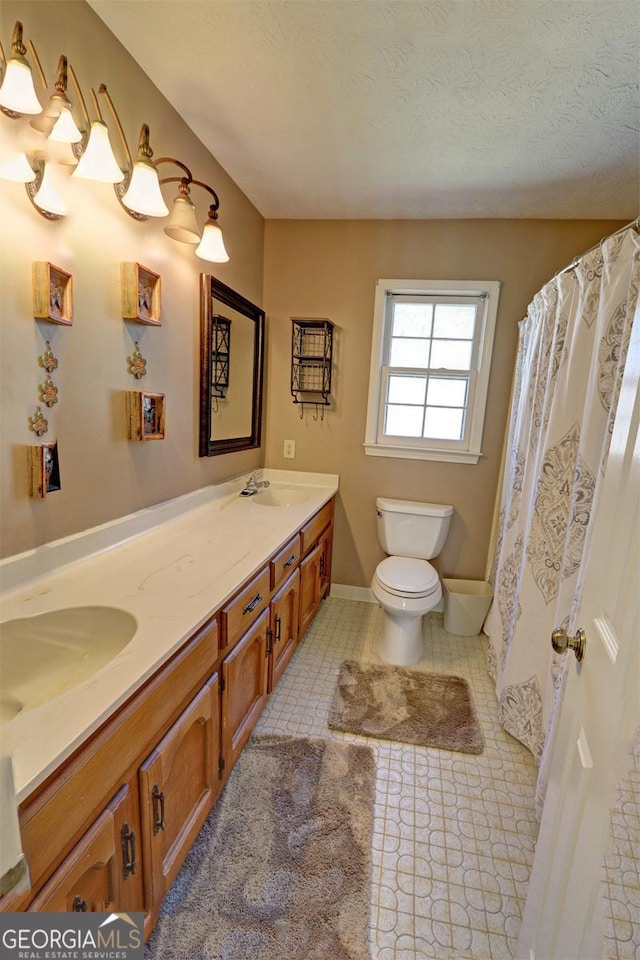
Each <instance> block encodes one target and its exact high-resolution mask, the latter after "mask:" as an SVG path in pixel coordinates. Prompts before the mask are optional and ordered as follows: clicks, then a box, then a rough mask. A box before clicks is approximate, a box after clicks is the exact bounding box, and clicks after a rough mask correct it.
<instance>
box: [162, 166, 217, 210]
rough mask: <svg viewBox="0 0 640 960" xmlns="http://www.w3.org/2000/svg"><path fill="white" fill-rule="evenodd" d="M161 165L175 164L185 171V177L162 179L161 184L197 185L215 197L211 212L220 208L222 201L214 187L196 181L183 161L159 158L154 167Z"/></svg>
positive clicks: (210, 207)
mask: <svg viewBox="0 0 640 960" xmlns="http://www.w3.org/2000/svg"><path fill="white" fill-rule="evenodd" d="M161 163H175V165H176V166H177V167H180V169H181V170H184V172H185V176H184V177H162V178H161V179H160V183H161V184H162V183H180V184H184V185H185V186H186V187H190V186H191V185H192V184H195V185H196V186H198V187H202V188H203V190H206V191H207V193H210V194H211V196H212V197H213V203H212V204H210V206H209V211H211V210H212V209H213V211H214V212H215V211H216V210H218V208H219V206H220V200H219V199H218V194H217V193H216V192H215V190H214V189H213V187H210V186H209V184H208V183H203V181H202V180H195V179H194V177H193V175H192V173H191V170H189V167H187V165H186V164H184V163H182V161H181V160H176V158H175V157H159V158H158V159H157V160H154V163H153V165H154V167H158V166H159V165H160V164H161Z"/></svg>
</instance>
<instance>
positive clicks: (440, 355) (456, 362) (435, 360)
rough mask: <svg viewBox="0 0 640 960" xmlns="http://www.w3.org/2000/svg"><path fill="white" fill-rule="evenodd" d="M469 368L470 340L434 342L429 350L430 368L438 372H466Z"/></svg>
mask: <svg viewBox="0 0 640 960" xmlns="http://www.w3.org/2000/svg"><path fill="white" fill-rule="evenodd" d="M470 366H471V341H470V340H434V341H433V346H432V348H431V367H432V369H434V370H438V369H439V368H440V367H445V368H446V369H448V370H468V369H469V368H470Z"/></svg>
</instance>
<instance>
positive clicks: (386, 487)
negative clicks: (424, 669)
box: [264, 220, 621, 586]
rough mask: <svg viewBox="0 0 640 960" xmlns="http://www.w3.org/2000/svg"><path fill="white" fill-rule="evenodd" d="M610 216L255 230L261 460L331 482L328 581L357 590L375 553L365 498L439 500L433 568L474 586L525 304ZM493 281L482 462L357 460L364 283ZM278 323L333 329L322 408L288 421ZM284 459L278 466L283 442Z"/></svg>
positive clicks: (364, 350) (366, 318)
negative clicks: (260, 260)
mask: <svg viewBox="0 0 640 960" xmlns="http://www.w3.org/2000/svg"><path fill="white" fill-rule="evenodd" d="M619 226H621V224H620V223H617V222H612V221H606V222H604V221H511V220H489V221H481V220H469V221H430V222H425V221H400V222H397V221H396V222H391V221H351V222H349V221H322V222H309V221H268V222H267V225H266V234H265V296H264V300H265V304H264V305H265V309H266V311H267V317H268V333H267V344H268V371H269V376H268V403H267V422H268V431H267V441H266V450H265V454H266V461H265V462H266V465H267V466H269V467H286V466H289V467H294V468H296V469H300V470H325V471H330V472H335V473H338V474H340V496H339V505H338V511H337V514H336V517H337V520H336V538H335V552H334V565H333V580H334V582H337V583H343V584H350V585H355V586H368V585H369V582H370V579H371V574H372V572H373V570H374V568H375V566H376V563H377V562H378V561H379V559H381V557H382V556H383V553H382V551H381V550H380V548H379V546H378V542H377V537H376V525H375V506H374V501H375V498H376V496H387V497H398V498H403V499H410V500H430V501H433V502H436V503H451V504H453V506H454V507H455V516H454V519H453V522H452V526H451V530H450V533H449V537H448V540H447V543H446V545H445V548H444V550H443V552H442V554H441V556H440V558H439V559H438V560H436V562H435V565H436V566H437V567H438V568H439V570H440V571H441V573H443V574H444V575H453V576H459V577H479V578H481V577H483V576H484V569H485V561H486V556H487V547H488V542H489V535H490V529H491V521H492V514H493V508H494V500H495V494H496V484H497V477H498V473H499V467H500V457H501V450H502V441H503V436H504V430H505V422H506V416H507V406H508V399H509V392H510V388H511V377H512V372H513V366H514V358H515V351H516V344H517V323H518V321H519V320H520V319H521V318H522V317H523V316H524V315H525V313H526V309H527V304H528V303H529V301H530V300H531V298H532V297H533V295H534V294H535V293H536V292H537V291H538V290H539V289H540V287H541V286H542V285H543V283H544V282H545V281H546V280H548V279H549V278H550V277H551V276H552V275H553V274H554V273H555V271H556V270H558V269H560V268H561V267H563V266H565V265H566V264H567V263H568V262H569V261H570V260H571V259H572V258H573V257H574V256H575V255H577V254H579V253H581V252H582V251H584V250H585V249H586V248H587V247H589V246H591V244H593V243H595V242H597V241H598V240H599V239H601V238H602V237H603V236H606V235H607V234H608V233H610V232H612V231H613V230H614V229H616V228H617V227H619ZM381 277H393V278H407V279H421V278H425V279H459V280H471V279H479V280H500V281H501V282H502V289H501V293H500V306H499V311H498V323H497V331H496V339H495V347H494V352H493V363H492V368H491V380H490V385H489V396H488V404H487V415H486V422H485V431H484V440H483V445H482V446H483V453H484V456H483V457H482V459H481V460H480V462H479V463H478V464H477V465H474V466H471V465H467V464H455V463H436V462H429V461H415V460H398V459H392V458H379V457H367V456H365V454H364V451H363V448H362V443H363V440H364V431H365V420H366V408H367V391H368V384H369V364H370V350H371V333H372V320H373V301H374V291H375V284H376V280H377V279H378V278H381ZM291 316H309V317H328V318H329V319H330V320H332V321H333V322H334V323H335V324H336V326H337V330H336V335H335V337H336V343H335V367H334V391H333V405H332V408H331V410H330V411H329V412H327V414H326V415H325V419H324V422H321V421H320V420H319V421H318V422H314V420H313V414H312V413H309V412H307V413H305V415H304V418H303V419H302V420H300V419H299V409H298V407H296V406H294V405H293V403H292V399H291V396H290V393H289V371H290V340H291V322H290V319H289V318H290V317H291ZM285 438H287V439H293V440H295V441H296V459H295V460H293V461H292V460H284V459H283V457H282V445H283V439H285Z"/></svg>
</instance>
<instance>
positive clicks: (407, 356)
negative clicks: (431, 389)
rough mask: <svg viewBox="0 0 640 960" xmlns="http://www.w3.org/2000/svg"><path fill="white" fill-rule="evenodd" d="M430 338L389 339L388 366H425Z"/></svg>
mask: <svg viewBox="0 0 640 960" xmlns="http://www.w3.org/2000/svg"><path fill="white" fill-rule="evenodd" d="M430 343H431V341H430V340H411V339H406V340H398V339H396V338H395V337H394V339H393V340H392V341H391V351H390V356H389V366H390V367H427V366H429V344H430Z"/></svg>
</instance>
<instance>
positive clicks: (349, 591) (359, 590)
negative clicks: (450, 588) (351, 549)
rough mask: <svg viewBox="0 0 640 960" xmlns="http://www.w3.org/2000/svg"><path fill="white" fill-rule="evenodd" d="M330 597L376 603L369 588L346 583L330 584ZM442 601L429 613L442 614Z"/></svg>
mask: <svg viewBox="0 0 640 960" xmlns="http://www.w3.org/2000/svg"><path fill="white" fill-rule="evenodd" d="M331 596H332V597H335V598H336V599H337V600H360V601H361V602H362V603H377V602H378V601H377V600H376V598H375V597H374V595H373V592H372V590H371V588H370V587H350V586H349V585H348V584H346V583H332V584H331ZM443 610H444V599H441V600H440V601H439V602H438V603H437V604H436V606H435V607H434V608H433V610H430V611H429V613H442V611H443Z"/></svg>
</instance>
